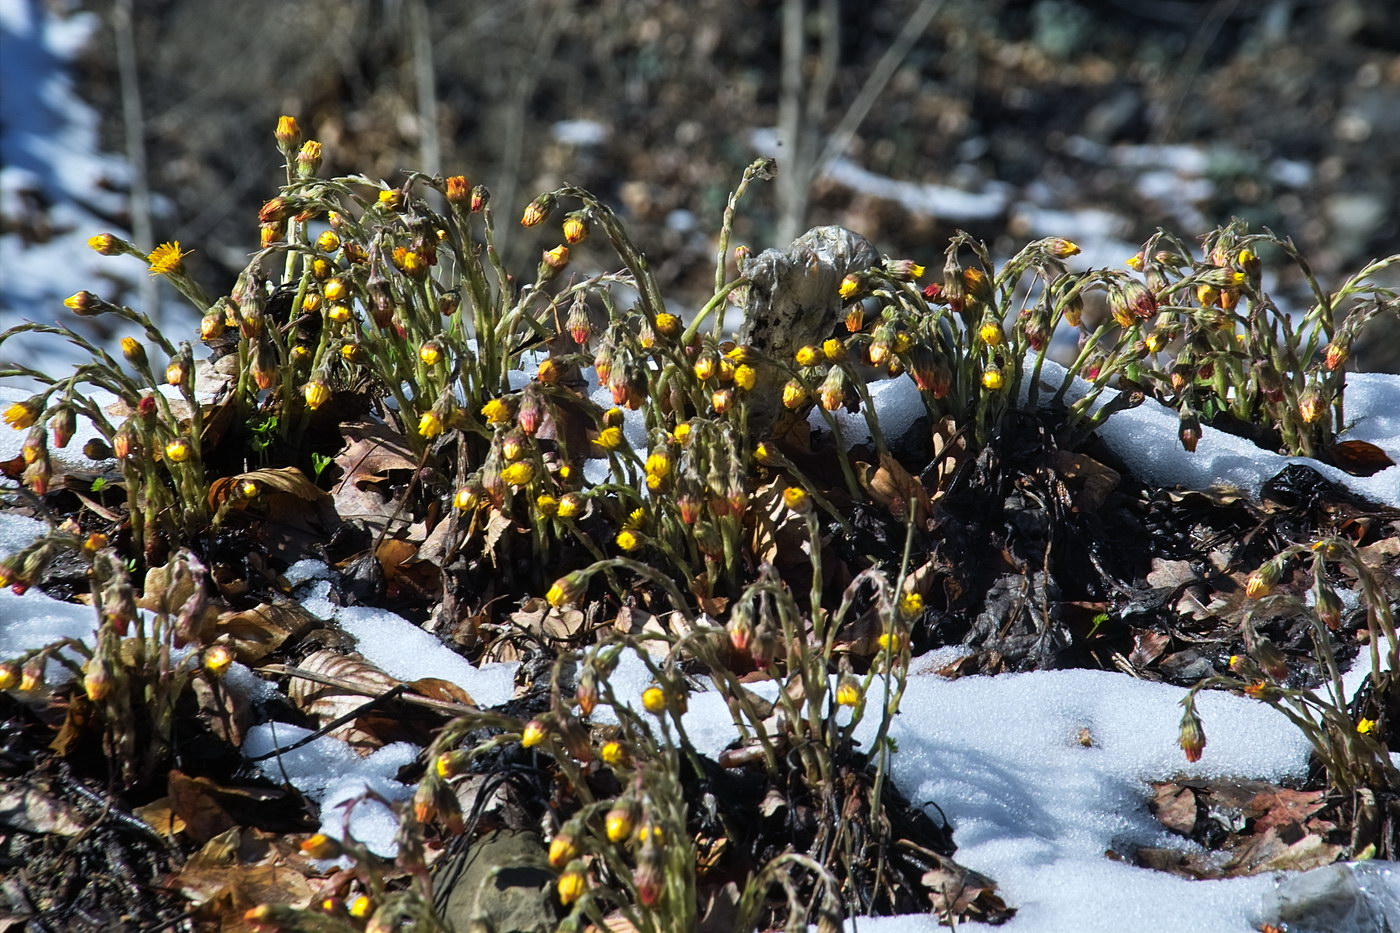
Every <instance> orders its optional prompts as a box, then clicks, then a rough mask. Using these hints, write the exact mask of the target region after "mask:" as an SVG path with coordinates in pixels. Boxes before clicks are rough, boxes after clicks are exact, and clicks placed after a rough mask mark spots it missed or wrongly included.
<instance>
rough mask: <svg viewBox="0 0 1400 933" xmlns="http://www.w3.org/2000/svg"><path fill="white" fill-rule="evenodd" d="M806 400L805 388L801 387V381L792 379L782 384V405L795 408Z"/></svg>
mask: <svg viewBox="0 0 1400 933" xmlns="http://www.w3.org/2000/svg"><path fill="white" fill-rule="evenodd" d="M805 401H807V390H806V389H804V388H802V383H800V382H797V381H795V380H794V381H792V382H789V383H787V384H786V385H784V386H783V407H784V408H797V407H799V406H800V405H801V404H802V403H803V402H805Z"/></svg>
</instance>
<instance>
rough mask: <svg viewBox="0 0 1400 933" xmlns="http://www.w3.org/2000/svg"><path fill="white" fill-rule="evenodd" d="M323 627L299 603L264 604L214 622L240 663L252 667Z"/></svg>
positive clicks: (229, 613) (318, 620) (228, 614)
mask: <svg viewBox="0 0 1400 933" xmlns="http://www.w3.org/2000/svg"><path fill="white" fill-rule="evenodd" d="M321 624H323V623H322V622H321V620H320V619H319V618H317V617H316V616H314V615H312V614H311V613H310V612H309V611H307V610H306V609H304V608H303V607H302V606H301V604H300V603H294V602H284V603H262V604H260V605H257V606H254V607H253V608H252V609H244V610H242V611H241V612H226V613H224V614H223V615H221V616H219V618H218V621H217V622H215V630H216V631H217V633H218V634H219V635H221V636H227V637H228V638H229V639H230V640H231V643H232V646H233V650H234V652H235V653H236V654H237V655H238V660H239V661H241V662H243V663H244V664H249V665H252V664H256V663H257V662H258V661H261V660H262V659H263V658H264V657H266V656H267V655H269V654H271V653H272V652H274V651H276V650H277V649H278V648H280V647H282V645H283V643H284V642H286V641H287V639H289V638H300V637H301V636H302V635H304V634H306V633H307V632H309V631H310V630H311V629H313V628H315V627H316V626H318V625H321Z"/></svg>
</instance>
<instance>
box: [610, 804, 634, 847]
mask: <svg viewBox="0 0 1400 933" xmlns="http://www.w3.org/2000/svg"><path fill="white" fill-rule="evenodd" d="M603 831H604V832H605V833H606V834H607V837H608V841H609V842H622V841H623V840H625V839H627V838H628V837H629V836H631V835H632V811H631V809H630V808H628V807H613V808H612V809H611V810H609V811H608V814H607V816H605V817H604V818H603Z"/></svg>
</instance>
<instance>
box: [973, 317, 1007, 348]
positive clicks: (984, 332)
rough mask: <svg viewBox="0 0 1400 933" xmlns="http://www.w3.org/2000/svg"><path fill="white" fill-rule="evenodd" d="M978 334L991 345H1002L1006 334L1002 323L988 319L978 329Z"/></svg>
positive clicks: (984, 341)
mask: <svg viewBox="0 0 1400 933" xmlns="http://www.w3.org/2000/svg"><path fill="white" fill-rule="evenodd" d="M977 336H978V337H979V338H981V340H982V342H983V343H985V344H986V345H987V346H989V347H996V346H1000V345H1001V343H1002V341H1003V340H1004V339H1005V337H1006V335H1005V334H1004V333H1003V332H1002V329H1001V324H999V323H998V322H996V321H987V322H985V323H983V325H982V326H981V327H980V328H979V329H978V330H977Z"/></svg>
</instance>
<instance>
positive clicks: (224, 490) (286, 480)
mask: <svg viewBox="0 0 1400 933" xmlns="http://www.w3.org/2000/svg"><path fill="white" fill-rule="evenodd" d="M245 482H254V483H257V484H258V485H259V486H260V487H262V489H263V491H264V492H271V493H283V494H285V495H289V496H294V497H295V498H297V499H302V500H304V501H306V502H315V501H316V500H318V499H321V498H324V497H325V496H326V491H325V490H324V489H322V488H321V487H319V486H317V485H316V484H315V483H313V482H311V480H309V479H307V478H306V474H305V473H303V472H301V470H299V469H297V468H296V467H279V468H278V469H275V470H253V471H252V472H251V473H239V474H238V475H237V476H222V477H220V478H218V479H216V480H214V482H212V483H210V484H209V508H210V509H211V510H217V509H218V508H219V507H220V506H222V505H224V504H225V503H231V504H232V505H233V507H235V508H242V507H245V506H246V505H247V504H248V503H249V502H252V501H254V500H252V499H246V500H245V499H242V498H241V497H240V496H239V487H240V486H241V485H242V484H243V483H245Z"/></svg>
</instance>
